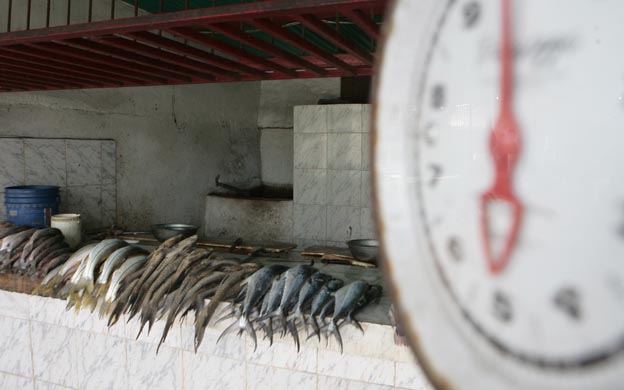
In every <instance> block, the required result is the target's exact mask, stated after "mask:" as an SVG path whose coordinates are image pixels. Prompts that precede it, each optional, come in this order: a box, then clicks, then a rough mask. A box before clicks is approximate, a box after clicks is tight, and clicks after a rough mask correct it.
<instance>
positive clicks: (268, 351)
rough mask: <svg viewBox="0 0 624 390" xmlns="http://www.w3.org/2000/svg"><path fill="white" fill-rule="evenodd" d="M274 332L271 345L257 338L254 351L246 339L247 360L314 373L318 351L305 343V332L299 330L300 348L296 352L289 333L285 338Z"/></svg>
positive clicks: (312, 345) (250, 342)
mask: <svg viewBox="0 0 624 390" xmlns="http://www.w3.org/2000/svg"><path fill="white" fill-rule="evenodd" d="M279 336H280V335H279V332H276V334H275V335H274V338H275V339H277V340H276V341H275V342H274V343H273V345H270V344H269V341H268V340H258V347H257V348H256V349H255V351H254V344H253V342H252V341H251V340H249V339H248V340H247V352H246V357H247V361H248V362H250V363H256V364H263V365H268V366H273V367H278V368H286V369H289V370H296V371H305V372H310V373H315V372H316V370H317V365H318V363H317V356H318V351H317V348H316V347H315V346H314V344H313V343H306V342H305V341H304V339H305V337H306V336H305V332H303V331H302V332H300V334H299V338H300V341H301V349H300V351H299V352H297V348H296V347H295V343H294V341H293V340H292V338H291V336H290V335H287V336H285V338H280V337H279Z"/></svg>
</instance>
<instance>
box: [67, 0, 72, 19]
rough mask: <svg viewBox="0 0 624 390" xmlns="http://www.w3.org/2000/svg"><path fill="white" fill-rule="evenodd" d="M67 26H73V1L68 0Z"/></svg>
mask: <svg viewBox="0 0 624 390" xmlns="http://www.w3.org/2000/svg"><path fill="white" fill-rule="evenodd" d="M67 24H71V0H67Z"/></svg>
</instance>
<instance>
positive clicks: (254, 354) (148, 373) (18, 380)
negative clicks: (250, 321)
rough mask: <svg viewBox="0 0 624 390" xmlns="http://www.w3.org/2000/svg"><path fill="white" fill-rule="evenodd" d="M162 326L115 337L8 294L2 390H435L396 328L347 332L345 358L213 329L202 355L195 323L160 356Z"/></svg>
mask: <svg viewBox="0 0 624 390" xmlns="http://www.w3.org/2000/svg"><path fill="white" fill-rule="evenodd" d="M162 325H163V323H162V321H161V322H157V323H156V324H155V328H152V332H151V333H150V334H149V335H145V334H143V335H141V337H140V338H139V339H138V340H137V339H136V334H137V329H138V328H137V323H136V322H134V320H133V321H131V322H129V323H126V319H125V318H122V319H121V320H120V321H119V323H117V324H116V325H115V326H113V327H112V328H110V329H109V328H107V327H106V324H105V322H104V321H103V320H99V319H98V318H97V316H96V315H93V314H91V313H89V312H88V311H82V312H80V313H78V314H75V313H74V312H73V311H70V312H67V311H65V302H64V301H61V300H58V299H52V298H42V297H38V296H29V295H24V294H18V293H10V292H6V291H0V389H11V390H21V389H28V390H44V389H46V390H47V389H55V390H68V389H89V390H91V389H93V390H100V389H133V390H141V389H150V390H159V389H166V390H176V389H183V390H195V389H208V390H212V389H214V390H229V389H231V390H245V389H247V390H264V389H266V390H287V389H297V390H399V389H418V390H425V389H426V390H429V389H430V388H431V387H430V385H429V383H428V382H427V380H426V378H425V377H424V375H423V374H422V372H421V370H420V368H419V367H418V365H416V364H415V363H414V361H413V359H412V356H411V353H410V352H409V350H408V349H407V348H406V347H401V346H396V345H395V344H394V342H393V329H392V328H391V327H389V326H382V325H373V324H364V329H365V332H366V333H365V334H364V335H362V334H361V333H360V331H359V330H356V329H355V328H348V327H346V328H343V330H341V331H342V334H343V340H344V343H345V350H344V353H343V354H341V353H340V350H339V348H338V346H337V345H336V344H335V342H334V341H332V340H330V342H329V343H328V344H327V345H326V343H325V341H324V340H323V342H321V343H318V342H317V341H316V340H313V341H307V342H305V343H303V344H302V349H301V352H300V353H297V352H296V349H295V347H294V345H293V343H292V341H291V340H282V339H277V340H276V342H275V343H274V344H273V346H269V344H268V342H267V341H260V342H259V345H258V348H257V349H256V350H255V351H254V348H253V344H252V343H251V341H250V340H248V339H247V338H245V337H243V338H240V339H239V338H237V337H231V336H230V337H227V338H225V339H224V342H222V343H220V344H216V340H217V338H218V337H219V334H220V333H221V330H222V329H223V327H225V326H227V324H226V323H223V324H222V326H220V327H218V328H214V327H209V328H208V329H207V330H206V335H205V338H204V342H203V344H202V345H201V346H200V348H199V350H198V351H197V353H195V352H194V351H193V346H192V345H193V335H194V328H193V326H192V319H188V320H186V321H185V322H184V323H182V324H176V325H175V326H174V327H173V328H172V331H171V333H170V337H169V338H168V339H167V341H166V342H165V344H164V345H163V346H161V348H160V351H159V352H158V354H156V347H157V342H158V339H159V337H160V334H161V332H162Z"/></svg>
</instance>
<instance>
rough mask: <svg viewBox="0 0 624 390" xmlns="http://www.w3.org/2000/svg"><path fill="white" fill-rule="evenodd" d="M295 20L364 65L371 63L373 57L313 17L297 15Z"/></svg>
mask: <svg viewBox="0 0 624 390" xmlns="http://www.w3.org/2000/svg"><path fill="white" fill-rule="evenodd" d="M295 19H296V20H298V21H299V22H300V23H302V24H303V25H304V26H306V27H307V28H309V29H310V30H312V31H314V32H315V33H317V34H319V35H320V36H322V37H323V38H325V39H326V40H328V41H329V42H331V43H333V44H334V45H336V46H338V47H340V48H342V49H343V50H345V51H346V52H348V53H351V54H353V55H354V56H356V57H358V58H359V59H361V60H362V61H364V62H365V63H366V64H369V65H370V64H372V63H373V56H372V55H371V54H370V53H368V52H366V51H364V50H363V49H361V48H359V47H358V46H356V45H355V43H353V42H351V41H349V40H348V39H347V38H345V37H343V36H342V35H340V33H339V32H338V31H336V30H333V29H331V28H330V27H328V26H327V25H326V24H325V23H323V22H322V21H321V20H319V19H317V18H316V17H315V16H314V15H310V14H306V15H297V16H295Z"/></svg>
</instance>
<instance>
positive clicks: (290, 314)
mask: <svg viewBox="0 0 624 390" xmlns="http://www.w3.org/2000/svg"><path fill="white" fill-rule="evenodd" d="M6 229H13V230H12V231H14V230H15V229H14V227H9V226H6V227H5V231H6ZM33 230H34V231H31V232H29V233H25V232H28V230H22V231H20V232H17V233H15V235H17V237H18V240H22V239H23V241H24V243H23V245H22V248H29V245H31V246H33V247H35V250H36V249H37V248H38V247H39V248H43V247H44V246H46V245H47V244H46V245H43V246H42V245H41V242H43V241H39V240H42V237H43V236H49V237H55V235H56V234H57V233H56V232H55V231H53V230H46V229H33ZM20 234H21V236H20ZM29 234H30V236H29V238H25V236H28V235H29ZM8 237H13V236H12V235H11V236H8ZM33 238H34V239H33ZM48 241H51V239H50V238H48ZM6 242H7V243H13V242H14V238H10V239H9V240H7V241H6ZM196 242H197V236H191V237H189V238H186V239H182V237H179V236H178V237H175V238H173V239H170V240H168V241H165V242H164V243H162V244H161V245H158V246H157V245H156V244H154V243H149V242H146V241H142V242H141V243H140V245H130V244H128V243H126V242H125V241H124V240H120V239H106V240H103V241H95V242H93V243H90V244H87V245H85V246H83V247H82V248H81V249H78V250H77V251H75V252H71V254H70V255H69V256H65V257H66V258H65V259H64V261H59V260H57V261H56V263H53V264H47V263H49V262H50V261H51V260H47V262H46V261H43V262H42V264H39V265H37V264H33V263H31V262H28V256H25V254H26V252H24V251H22V252H21V253H19V255H18V251H15V252H14V253H13V254H12V257H15V258H18V257H19V258H20V259H21V257H25V258H26V259H27V260H26V262H24V263H20V262H19V261H17V260H16V261H15V271H17V270H21V269H24V271H21V273H23V274H24V275H18V274H16V273H13V272H11V273H5V274H3V275H1V277H0V286H1V287H2V288H3V289H5V291H2V292H0V295H1V297H2V299H1V300H0V302H2V303H1V306H0V316H1V317H0V324H1V325H2V327H3V329H5V332H7V333H10V334H11V335H12V336H11V338H10V344H7V342H5V344H6V345H4V348H5V350H10V351H12V353H11V354H3V356H4V357H3V358H2V359H0V370H2V371H4V370H8V371H9V372H17V373H19V374H20V375H23V376H24V377H25V379H24V380H27V378H30V377H32V375H33V374H32V373H33V372H34V376H35V377H36V378H40V379H43V380H45V381H47V382H50V383H56V384H58V385H62V386H66V387H68V388H80V389H82V388H139V387H140V388H144V387H145V386H150V387H151V388H168V389H173V388H175V389H177V388H189V389H193V388H214V389H223V388H264V387H263V386H266V388H274V387H275V386H278V387H294V388H297V389H317V388H319V389H325V388H327V389H335V388H347V386H348V388H349V389H354V388H355V389H357V388H370V387H367V386H373V388H377V387H374V386H378V388H393V387H397V388H414V389H416V388H418V389H420V388H426V387H427V386H428V384H427V382H426V381H425V379H424V377H423V375H422V373H421V372H420V371H419V369H418V367H417V366H416V365H414V364H413V363H412V356H411V353H410V352H409V350H408V349H407V347H405V346H402V345H398V344H397V343H396V342H395V339H396V340H399V338H397V336H396V333H395V328H394V327H393V326H392V325H391V321H390V316H389V309H390V304H389V302H388V300H387V298H386V297H385V296H383V294H382V291H383V289H382V288H381V280H380V279H381V278H380V274H379V271H378V270H377V269H376V268H372V269H370V268H359V267H352V266H344V265H336V264H324V263H323V262H321V261H317V262H314V263H311V262H310V260H309V258H308V257H303V256H301V255H300V254H293V253H291V254H285V255H282V256H272V257H262V256H258V257H249V256H247V255H245V254H233V253H231V252H229V251H228V250H213V249H210V248H206V247H202V246H197V245H195V244H196ZM15 243H17V241H15ZM38 243H39V244H38ZM7 245H9V244H7ZM31 250H32V249H31ZM39 250H40V251H44V249H39ZM31 265H32V266H31ZM46 265H47V268H45V270H43V269H44V267H46ZM11 270H12V268H11ZM5 271H6V269H5ZM26 274H30V276H29V275H26ZM37 274H39V277H38V276H37ZM33 290H34V291H33ZM250 291H251V292H252V293H250ZM37 294H38V295H37ZM236 302H238V303H236ZM217 317H221V320H220V321H218V318H217ZM384 386H385V387H384Z"/></svg>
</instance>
